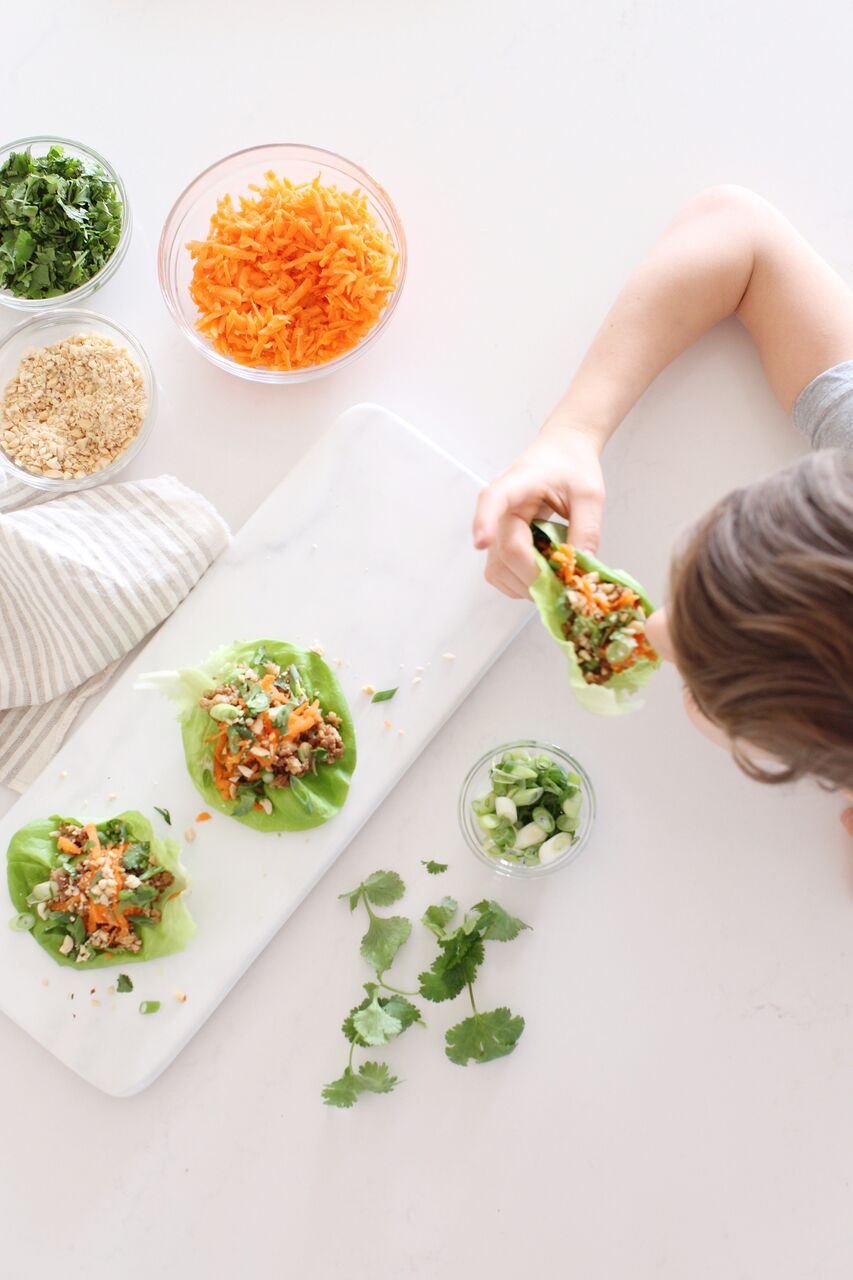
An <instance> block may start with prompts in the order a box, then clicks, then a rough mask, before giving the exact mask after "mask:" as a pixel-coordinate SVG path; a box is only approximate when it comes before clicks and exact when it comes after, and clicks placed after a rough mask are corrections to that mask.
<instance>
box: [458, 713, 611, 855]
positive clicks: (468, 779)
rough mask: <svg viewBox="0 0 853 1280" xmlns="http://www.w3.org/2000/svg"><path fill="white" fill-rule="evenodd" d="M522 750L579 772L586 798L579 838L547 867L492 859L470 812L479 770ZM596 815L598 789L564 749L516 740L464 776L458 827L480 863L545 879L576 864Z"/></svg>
mask: <svg viewBox="0 0 853 1280" xmlns="http://www.w3.org/2000/svg"><path fill="white" fill-rule="evenodd" d="M522 748H534V749H535V750H537V751H541V752H542V753H544V754H546V755H550V756H551V757H552V759H555V760H556V761H557V763H559V764H567V765H569V766H570V768H571V771H572V772H573V773H577V774H578V776H579V777H580V780H581V782H580V787H581V791H582V793H583V796H584V802H585V803H584V809H585V821H584V827H583V831H582V834H581V836H580V838H579V839H578V840H577V841H576V842H575V843H574V844H573V845H572V846H571V847H570V848H569V849H568V850H567V851H566V852H565V853H564V854H563V856H562V857H561V858H556V859H555V860H554V861H553V862H548V863H546V864H545V866H542V865H541V864H540V865H539V866H527V865H525V864H524V863H520V862H504V861H501V860H500V859H499V858H493V857H492V855H491V854H489V853H487V852H486V850H485V849H484V848H483V845H482V843H481V842H480V840H479V838H478V837H477V835H476V833H475V831H474V829H473V821H472V816H471V814H472V811H471V800H472V798H473V797H472V795H471V790H472V787H473V784H474V779H475V778H476V777H477V775H478V773H479V772H480V770H481V769H482V768H483V767H484V766H485V765H488V764H490V763H491V761H492V760H493V759H494V758H495V757H496V756H500V755H503V753H504V752H506V751H517V750H520V749H522ZM595 814H596V797H595V787H594V786H593V784H592V779H591V778H590V776H589V774H588V773H587V771H586V769H585V768H584V766H583V765H582V764H581V762H580V761H579V760H578V759H577V758H576V757H575V756H573V755H571V754H570V753H569V752H568V751H566V750H565V748H563V747H558V746H557V744H556V743H554V742H543V741H541V740H540V739H537V738H514V739H513V740H512V741H511V742H504V743H500V744H499V745H498V746H496V747H492V748H490V750H488V751H484V752H483V754H482V755H481V756H480V757H479V759H478V760H477V761H475V763H474V764H473V765H472V766H471V768H470V769H469V770H468V772H467V773H466V775H465V779H464V781H463V783H462V787H461V789H460V792H459V802H458V805H457V817H458V819H459V827H460V830H461V832H462V835H463V836H464V838H465V843H466V844H467V845H468V848H469V849H470V850H471V852H472V853H473V854H474V856H475V857H476V858H478V859H479V861H480V862H482V863H484V865H486V866H488V867H490V868H491V870H492V871H493V872H495V873H496V874H497V875H502V876H510V877H513V878H515V879H518V880H538V879H541V878H542V877H543V876H547V875H552V874H553V873H554V872H555V871H559V870H560V869H561V868H562V867H567V866H568V865H569V864H570V863H572V862H574V861H575V859H576V858H577V857H579V856H580V854H581V853H582V852H583V850H584V849H585V848H586V846H587V844H588V843H589V838H590V836H591V835H592V831H593V828H594V826H595Z"/></svg>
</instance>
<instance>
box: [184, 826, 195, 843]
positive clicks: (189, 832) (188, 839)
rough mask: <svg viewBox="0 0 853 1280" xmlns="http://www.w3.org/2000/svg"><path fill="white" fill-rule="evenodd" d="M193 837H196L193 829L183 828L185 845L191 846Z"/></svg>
mask: <svg viewBox="0 0 853 1280" xmlns="http://www.w3.org/2000/svg"><path fill="white" fill-rule="evenodd" d="M195 837H196V829H195V827H184V839H185V840H186V842H187V844H192V842H193V840H195Z"/></svg>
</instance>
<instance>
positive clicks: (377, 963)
mask: <svg viewBox="0 0 853 1280" xmlns="http://www.w3.org/2000/svg"><path fill="white" fill-rule="evenodd" d="M411 932H412V922H411V920H407V919H406V917H405V916H371V919H370V926H369V928H368V930H367V933H366V934H365V935H364V937H363V938H362V940H361V954H362V955H363V957H364V959H365V960H366V961H367V963H368V964H369V965H370V966H371V967H372V968H373V969H375V970H376V972H377V974H378V975H379V977H380V978H381V977H382V974H383V973H384V972H385V970H386V969H390V968H391V965H392V964H393V963H394V957H395V956H396V954H397V952H398V951H399V950H400V948H401V947H402V945H403V943H404V942H408V940H409V935H410V934H411Z"/></svg>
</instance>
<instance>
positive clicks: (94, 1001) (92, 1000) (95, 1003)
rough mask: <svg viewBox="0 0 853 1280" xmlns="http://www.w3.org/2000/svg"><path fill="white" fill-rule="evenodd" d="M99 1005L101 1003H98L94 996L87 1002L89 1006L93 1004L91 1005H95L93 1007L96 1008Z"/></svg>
mask: <svg viewBox="0 0 853 1280" xmlns="http://www.w3.org/2000/svg"><path fill="white" fill-rule="evenodd" d="M100 1003H101V1002H100V1000H96V999H95V997H94V996H93V997H92V999H91V1000H90V1001H89V1004H93V1005H95V1007H96V1008H97V1007H99V1006H100Z"/></svg>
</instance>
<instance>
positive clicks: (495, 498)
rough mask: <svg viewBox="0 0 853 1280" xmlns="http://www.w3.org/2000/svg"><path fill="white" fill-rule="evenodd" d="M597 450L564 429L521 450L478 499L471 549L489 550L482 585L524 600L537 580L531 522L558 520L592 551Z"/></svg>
mask: <svg viewBox="0 0 853 1280" xmlns="http://www.w3.org/2000/svg"><path fill="white" fill-rule="evenodd" d="M598 455H599V445H598V444H597V443H596V442H595V441H594V440H593V439H592V438H591V437H590V436H589V435H587V434H586V433H585V432H584V431H581V430H578V429H575V428H569V429H566V428H563V429H562V430H560V431H559V432H556V431H554V432H553V433H549V431H548V429H547V428H546V430H545V432H543V434H542V435H541V436H540V438H539V439H538V440H537V441H536V442H535V443H534V444H532V445H531V446H530V448H529V449H525V451H524V453H522V454H521V456H520V457H519V458H517V459H516V460H515V462H514V463H513V464H512V466H511V467H509V468H508V469H507V470H506V471H505V472H504V473H503V475H501V476H498V478H497V480H493V481H492V483H491V484H490V485H488V487H487V488H485V489H484V490H483V492H482V493H481V494H480V498H479V501H478V503H477V512H476V515H475V517H474V545H475V547H477V548H478V549H480V550H483V549H485V548H488V551H489V554H488V558H487V560H486V581H487V582H490V583H491V584H492V586H494V587H497V588H498V590H499V591H503V593H504V594H505V595H508V596H514V597H516V598H518V599H526V598H527V595H528V587H529V586H530V584H531V583H532V582H534V581H535V579H536V574H537V568H536V561H535V560H534V558H533V541H532V538H531V536H530V528H529V525H530V521H531V520H535V519H536V518H537V517H542V516H549V515H551V513H552V512H554V513H556V514H557V515H559V516H562V517H563V519H564V520H567V521H568V523H569V525H570V531H569V537H570V538H571V540H572V542H573V543H574V545H575V546H577V547H579V548H580V549H581V550H582V551H595V550H596V548H597V547H598V539H599V534H600V530H601V515H602V510H603V508H604V478H603V476H602V474H601V463H600V462H599V457H598Z"/></svg>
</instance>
